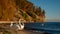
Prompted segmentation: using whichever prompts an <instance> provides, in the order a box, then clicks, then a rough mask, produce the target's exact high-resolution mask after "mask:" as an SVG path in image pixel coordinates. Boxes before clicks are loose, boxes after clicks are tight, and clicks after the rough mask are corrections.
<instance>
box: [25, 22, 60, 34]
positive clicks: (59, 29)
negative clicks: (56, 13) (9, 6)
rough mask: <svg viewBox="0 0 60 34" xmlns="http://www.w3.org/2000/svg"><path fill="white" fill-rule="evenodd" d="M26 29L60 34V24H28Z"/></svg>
mask: <svg viewBox="0 0 60 34" xmlns="http://www.w3.org/2000/svg"><path fill="white" fill-rule="evenodd" d="M25 27H28V28H30V29H34V30H35V31H37V32H39V31H40V32H47V33H51V34H60V22H43V23H41V22H36V23H26V24H25Z"/></svg>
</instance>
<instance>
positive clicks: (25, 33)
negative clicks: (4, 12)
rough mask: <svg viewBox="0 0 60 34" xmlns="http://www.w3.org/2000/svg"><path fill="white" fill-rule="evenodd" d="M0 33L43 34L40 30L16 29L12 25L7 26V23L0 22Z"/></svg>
mask: <svg viewBox="0 0 60 34" xmlns="http://www.w3.org/2000/svg"><path fill="white" fill-rule="evenodd" d="M0 34H44V33H42V32H34V31H33V30H31V31H30V30H26V29H24V30H21V31H19V30H16V28H14V27H12V28H11V27H9V24H0Z"/></svg>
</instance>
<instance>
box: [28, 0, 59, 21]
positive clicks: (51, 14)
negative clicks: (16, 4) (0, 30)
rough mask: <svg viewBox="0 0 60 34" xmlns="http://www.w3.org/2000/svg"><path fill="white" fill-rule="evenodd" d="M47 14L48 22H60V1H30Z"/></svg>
mask: <svg viewBox="0 0 60 34" xmlns="http://www.w3.org/2000/svg"><path fill="white" fill-rule="evenodd" d="M28 1H29V2H32V3H33V4H34V5H35V6H38V7H41V8H42V10H43V9H44V10H45V12H46V14H45V15H46V22H60V0H28Z"/></svg>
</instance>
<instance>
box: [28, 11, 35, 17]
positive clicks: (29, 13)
mask: <svg viewBox="0 0 60 34" xmlns="http://www.w3.org/2000/svg"><path fill="white" fill-rule="evenodd" d="M27 13H28V15H30V16H31V17H32V18H36V16H35V15H34V14H33V13H32V12H31V11H29V12H27Z"/></svg>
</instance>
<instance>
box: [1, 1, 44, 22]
mask: <svg viewBox="0 0 60 34" xmlns="http://www.w3.org/2000/svg"><path fill="white" fill-rule="evenodd" d="M19 19H21V20H22V21H23V22H45V11H44V10H42V9H41V8H40V7H35V6H34V4H33V3H31V2H29V1H27V0H0V21H8V20H9V21H18V20H19Z"/></svg>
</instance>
